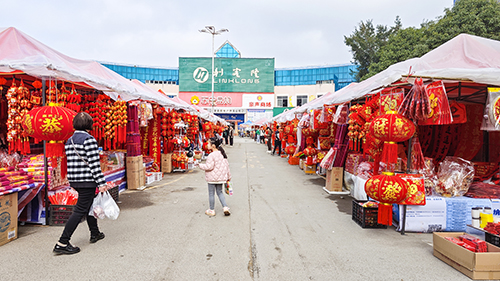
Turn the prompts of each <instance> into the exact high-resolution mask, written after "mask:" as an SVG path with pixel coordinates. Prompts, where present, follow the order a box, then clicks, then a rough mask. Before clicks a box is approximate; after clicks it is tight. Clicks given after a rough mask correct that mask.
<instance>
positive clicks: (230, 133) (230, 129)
mask: <svg viewBox="0 0 500 281" xmlns="http://www.w3.org/2000/svg"><path fill="white" fill-rule="evenodd" d="M228 135H229V146H231V147H232V146H233V141H234V128H233V126H229V132H228Z"/></svg>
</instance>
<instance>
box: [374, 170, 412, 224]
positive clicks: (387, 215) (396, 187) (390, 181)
mask: <svg viewBox="0 0 500 281" xmlns="http://www.w3.org/2000/svg"><path fill="white" fill-rule="evenodd" d="M407 190H408V183H407V182H406V181H405V180H404V179H402V178H400V177H399V176H397V175H394V173H384V174H382V175H377V176H373V177H371V178H370V179H369V180H368V181H366V183H365V191H366V194H367V195H368V196H369V197H370V198H373V199H375V200H377V201H378V202H380V204H379V209H378V223H379V224H383V225H392V204H397V203H399V202H401V201H403V200H405V199H406V195H407Z"/></svg>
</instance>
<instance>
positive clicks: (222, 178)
mask: <svg viewBox="0 0 500 281" xmlns="http://www.w3.org/2000/svg"><path fill="white" fill-rule="evenodd" d="M221 143H222V139H218V138H217V137H213V138H211V139H210V140H209V141H208V149H209V150H211V151H212V152H211V153H210V154H209V155H208V157H207V161H206V163H205V164H199V168H200V169H202V170H204V171H205V180H206V181H207V183H208V202H209V204H210V209H208V210H206V211H205V214H206V215H208V216H210V217H213V216H215V210H214V207H215V198H214V193H215V192H217V196H218V197H219V200H220V203H221V205H222V207H223V211H224V215H226V216H229V215H231V212H230V211H229V207H228V206H227V204H226V199H225V198H224V193H223V187H224V184H226V183H227V182H229V181H230V180H231V171H230V170H229V163H228V162H227V155H226V152H225V151H224V149H223V148H222V147H221Z"/></svg>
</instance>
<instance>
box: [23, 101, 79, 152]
mask: <svg viewBox="0 0 500 281" xmlns="http://www.w3.org/2000/svg"><path fill="white" fill-rule="evenodd" d="M75 116H76V112H74V111H73V110H71V109H68V108H65V107H61V106H57V105H56V104H49V106H42V107H38V108H35V109H33V110H31V111H29V112H28V113H26V115H25V116H24V118H23V121H22V126H23V129H24V130H25V131H26V134H27V135H28V136H30V137H34V138H37V139H40V140H45V141H48V143H47V156H49V157H50V156H64V141H66V140H67V139H69V138H70V137H71V135H73V132H74V129H73V118H74V117H75Z"/></svg>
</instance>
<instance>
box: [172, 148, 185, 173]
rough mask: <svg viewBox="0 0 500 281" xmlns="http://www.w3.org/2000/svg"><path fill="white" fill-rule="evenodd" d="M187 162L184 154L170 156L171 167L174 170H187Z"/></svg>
mask: <svg viewBox="0 0 500 281" xmlns="http://www.w3.org/2000/svg"><path fill="white" fill-rule="evenodd" d="M188 161H189V159H188V157H187V155H186V153H184V152H179V153H174V154H172V167H173V168H174V169H182V170H186V169H187V168H188Z"/></svg>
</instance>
